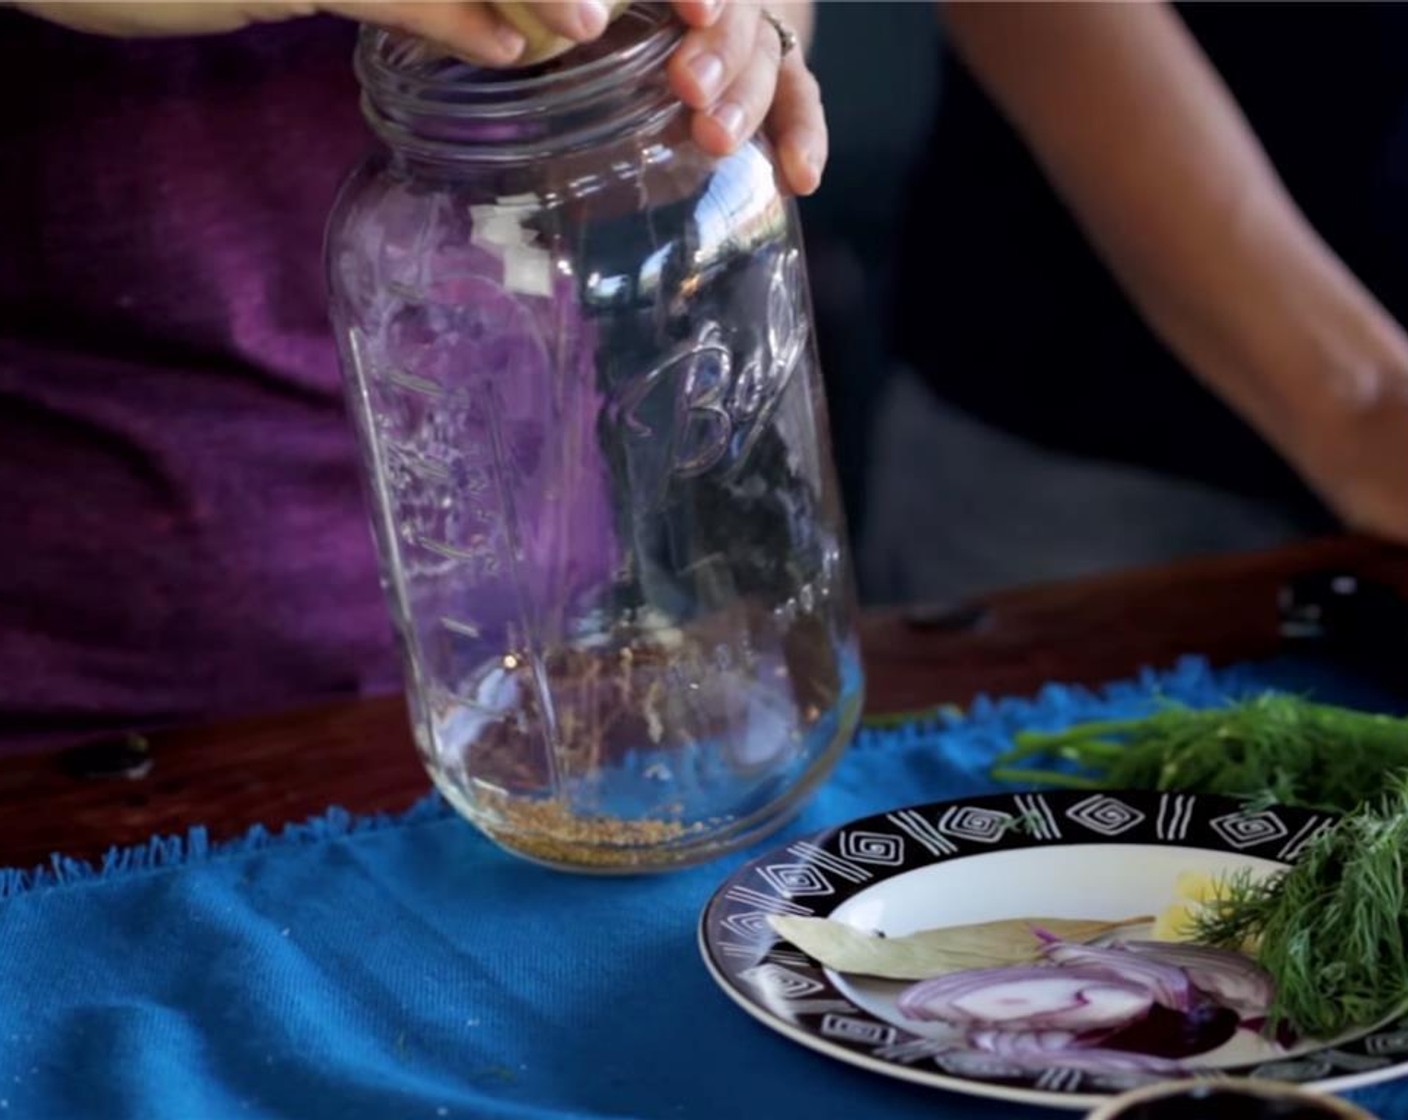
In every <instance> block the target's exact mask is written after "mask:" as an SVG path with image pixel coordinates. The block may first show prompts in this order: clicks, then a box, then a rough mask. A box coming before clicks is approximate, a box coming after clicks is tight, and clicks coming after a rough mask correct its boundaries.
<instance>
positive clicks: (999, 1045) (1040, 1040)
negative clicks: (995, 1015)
mask: <svg viewBox="0 0 1408 1120" xmlns="http://www.w3.org/2000/svg"><path fill="white" fill-rule="evenodd" d="M967 1037H968V1045H969V1046H971V1047H973V1049H974V1050H981V1051H983V1052H984V1053H986V1054H999V1055H1001V1056H1003V1057H1008V1056H1011V1057H1024V1056H1026V1055H1029V1054H1031V1055H1040V1054H1050V1053H1053V1052H1056V1051H1061V1050H1070V1049H1073V1048H1074V1047H1077V1046H1079V1045H1080V1039H1081V1037H1082V1036H1081V1035H1078V1034H1076V1033H1075V1032H1074V1031H1004V1030H999V1029H998V1028H997V1027H979V1028H978V1029H977V1030H975V1031H969V1032H968V1036H967ZM1092 1037H1095V1038H1099V1037H1100V1036H1099V1035H1095V1036H1092Z"/></svg>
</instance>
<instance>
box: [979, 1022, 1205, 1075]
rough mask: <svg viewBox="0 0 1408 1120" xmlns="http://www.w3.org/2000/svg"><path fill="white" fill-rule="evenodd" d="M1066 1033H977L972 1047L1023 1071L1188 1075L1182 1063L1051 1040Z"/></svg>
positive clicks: (1124, 1051) (996, 1031)
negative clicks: (1063, 1070)
mask: <svg viewBox="0 0 1408 1120" xmlns="http://www.w3.org/2000/svg"><path fill="white" fill-rule="evenodd" d="M1064 1033H1066V1032H1063V1031H1040V1032H1021V1031H998V1030H982V1031H973V1032H971V1033H970V1034H969V1035H968V1045H969V1046H971V1047H972V1048H973V1049H974V1050H979V1051H981V1052H982V1053H984V1054H992V1055H993V1056H994V1057H999V1058H1001V1059H1002V1060H1003V1061H1004V1062H1005V1063H1007V1064H1009V1065H1012V1066H1017V1067H1019V1068H1023V1069H1053V1068H1054V1069H1079V1070H1088V1071H1090V1072H1092V1073H1115V1072H1126V1071H1130V1072H1134V1073H1159V1074H1166V1075H1169V1076H1175V1075H1177V1074H1181V1073H1186V1072H1187V1070H1186V1068H1185V1067H1184V1066H1183V1065H1181V1064H1180V1063H1178V1062H1174V1061H1170V1060H1169V1059H1167V1058H1159V1057H1156V1056H1154V1055H1153V1054H1136V1053H1131V1052H1129V1051H1127V1050H1102V1049H1101V1048H1100V1047H1098V1046H1080V1045H1072V1046H1064V1047H1063V1046H1052V1045H1050V1044H1049V1043H1050V1041H1051V1040H1052V1038H1053V1037H1054V1036H1056V1035H1061V1034H1064Z"/></svg>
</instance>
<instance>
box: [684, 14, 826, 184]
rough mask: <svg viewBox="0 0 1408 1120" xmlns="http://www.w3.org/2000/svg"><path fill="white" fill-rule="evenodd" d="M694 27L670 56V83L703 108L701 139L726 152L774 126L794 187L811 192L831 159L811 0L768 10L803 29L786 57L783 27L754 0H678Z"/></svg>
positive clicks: (697, 134)
mask: <svg viewBox="0 0 1408 1120" xmlns="http://www.w3.org/2000/svg"><path fill="white" fill-rule="evenodd" d="M674 8H675V11H676V12H677V13H678V14H679V16H680V18H681V19H682V20H684V22H685V23H687V24H688V25H689V26H690V28H691V30H690V32H689V34H688V35H687V36H686V37H685V39H684V42H682V43H681V44H680V47H679V49H678V50H677V51H676V52H675V56H674V57H673V58H672V59H671V60H670V82H671V85H672V86H673V88H674V90H675V92H676V93H678V94H679V96H680V99H681V100H682V101H683V102H684V103H685V104H686V105H688V106H689V107H690V108H692V109H694V110H695V118H694V139H695V142H696V143H697V144H698V145H699V146H700V147H701V148H703V149H704V150H705V151H707V152H709V153H710V154H712V155H726V154H727V153H729V152H731V151H733V149H734V148H735V147H737V146H738V144H740V143H741V142H742V141H744V140H746V139H748V138H749V137H750V136H752V135H753V134H754V133H755V132H757V131H758V129H759V128H760V127H763V126H766V128H767V134H768V137H769V139H771V140H772V142H773V145H774V147H775V148H776V150H777V154H778V161H779V163H780V164H781V167H782V174H783V179H784V180H785V181H786V183H787V186H788V187H789V188H790V189H792V190H793V191H795V192H796V193H798V194H810V193H811V192H812V191H814V190H816V188H817V186H818V185H819V184H820V183H821V172H822V169H823V168H824V167H825V166H826V143H827V137H826V117H825V115H824V114H823V112H822V108H821V91H820V89H819V88H818V87H817V83H816V79H815V78H814V77H812V73H811V71H810V70H808V69H807V60H806V47H807V46H808V44H810V42H811V30H812V6H811V3H810V0H801V2H798V0H783V2H782V3H779V4H777V5H775V6H774V7H773V8H771V9H768V10H769V11H770V12H771V13H772V14H773V15H774V17H775V18H776V19H778V20H779V21H780V22H781V24H782V26H783V27H784V28H786V29H789V30H790V31H791V32H792V33H793V34H794V35H795V36H796V40H797V42H796V49H794V50H792V51H789V52H787V53H786V55H785V56H784V53H783V49H782V39H783V35H782V32H781V31H779V30H778V29H777V28H775V27H774V26H773V25H772V23H771V22H770V20H769V19H768V18H767V17H766V15H765V14H764V9H763V8H762V7H761V6H760V5H758V4H756V3H751V2H747V0H675V2H674Z"/></svg>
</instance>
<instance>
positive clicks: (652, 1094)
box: [0, 661, 1408, 1120]
mask: <svg viewBox="0 0 1408 1120" xmlns="http://www.w3.org/2000/svg"><path fill="white" fill-rule="evenodd" d="M1267 686H1280V687H1286V688H1292V689H1296V690H1301V691H1304V690H1307V689H1310V690H1313V691H1315V692H1316V694H1317V695H1318V696H1320V697H1321V698H1325V699H1336V700H1341V701H1348V702H1362V703H1368V704H1380V703H1381V700H1382V698H1377V697H1372V696H1369V695H1366V694H1364V693H1363V692H1359V693H1357V694H1356V692H1355V691H1354V690H1353V689H1352V688H1351V687H1350V686H1349V685H1348V684H1347V683H1346V682H1342V681H1333V680H1331V679H1330V678H1327V677H1322V676H1316V675H1314V674H1307V672H1305V671H1303V670H1300V669H1297V668H1296V667H1294V666H1270V667H1261V668H1243V669H1238V670H1235V671H1231V672H1226V673H1216V674H1214V673H1211V672H1209V671H1208V670H1207V668H1206V667H1205V666H1204V665H1202V664H1201V663H1199V662H1194V661H1190V662H1187V663H1185V664H1183V665H1180V666H1179V667H1177V668H1176V669H1175V670H1173V671H1172V672H1169V673H1165V674H1158V675H1155V674H1148V675H1146V676H1144V677H1143V678H1141V679H1140V680H1138V681H1132V682H1128V683H1125V684H1121V685H1117V686H1113V687H1112V688H1110V689H1109V690H1106V691H1105V692H1103V693H1102V694H1099V695H1096V694H1092V693H1089V692H1086V691H1083V690H1079V689H1067V688H1055V687H1053V688H1049V689H1047V690H1046V691H1044V692H1043V693H1042V694H1041V695H1040V696H1039V697H1037V698H1036V699H1034V700H1031V701H1011V700H1009V701H1001V702H996V703H988V702H979V703H978V704H976V705H975V706H974V707H973V709H972V710H971V711H970V712H969V713H968V714H967V715H966V716H965V717H964V718H962V719H952V720H945V721H940V722H938V723H934V724H930V725H928V726H919V725H908V726H904V727H900V728H896V729H892V730H885V731H878V730H871V731H867V732H865V733H863V734H862V735H861V737H860V738H859V740H858V742H857V744H856V746H855V747H854V749H853V750H852V751H851V752H850V754H849V755H848V756H847V757H846V759H845V760H844V762H843V763H842V765H841V766H840V768H839V770H838V772H837V773H836V775H835V777H834V778H833V779H832V780H831V781H830V782H829V783H828V784H827V786H826V787H825V789H824V790H823V791H822V793H821V794H820V795H819V796H818V797H817V798H816V800H815V801H814V802H813V803H812V804H811V806H810V807H809V808H808V809H807V811H806V812H805V814H804V816H803V818H802V819H801V820H800V821H799V822H797V824H796V825H795V826H793V828H792V829H791V831H792V833H794V834H795V833H798V832H802V831H806V830H812V829H817V828H821V827H825V826H827V825H829V824H834V823H838V822H840V821H843V820H846V819H848V818H851V817H854V816H857V815H860V814H867V813H873V812H876V811H878V810H880V809H884V808H888V807H892V806H894V805H896V804H900V803H912V802H915V801H920V800H926V799H939V798H947V797H953V796H959V795H965V794H972V793H976V792H979V791H982V790H984V789H985V788H987V786H988V783H987V781H986V780H985V778H984V776H983V774H984V769H985V767H986V765H987V762H988V760H989V759H990V758H991V756H992V754H993V752H994V751H995V750H997V749H999V748H1000V747H1001V746H1003V745H1004V744H1005V743H1006V742H1007V741H1008V737H1009V735H1010V733H1011V732H1012V731H1013V730H1014V729H1017V728H1021V727H1030V726H1043V727H1054V726H1059V725H1061V724H1064V723H1067V722H1070V721H1072V720H1076V719H1081V718H1090V717H1095V716H1105V715H1115V714H1126V713H1128V714H1134V713H1137V712H1140V711H1142V710H1145V709H1146V708H1147V707H1148V705H1149V702H1150V697H1151V695H1152V694H1153V693H1154V692H1155V691H1157V692H1159V693H1162V694H1164V695H1166V696H1170V697H1175V698H1178V699H1181V700H1184V701H1187V702H1190V703H1194V704H1199V705H1207V704H1215V703H1218V702H1220V701H1222V700H1223V699H1225V698H1226V697H1228V696H1234V695H1238V694H1243V693H1246V692H1248V691H1250V690H1255V689H1260V688H1263V687H1267ZM778 839H781V838H780V837H778V838H774V840H773V841H772V843H776V842H777V840H778ZM738 858H743V857H738ZM737 862H738V859H732V860H726V861H721V862H719V863H715V864H713V865H711V866H707V867H703V868H699V869H697V870H693V871H689V872H684V873H681V874H676V875H671V876H663V877H658V878H646V879H620V880H617V879H592V878H581V877H574V876H568V875H562V874H558V873H554V872H550V871H545V870H541V869H539V868H536V867H533V866H531V865H528V864H525V863H522V862H520V861H517V860H514V859H512V858H511V857H509V856H506V855H503V854H501V853H500V852H499V851H498V850H497V849H496V848H494V847H493V846H492V845H490V844H489V843H488V842H486V841H485V840H483V839H481V838H480V837H479V836H478V835H477V834H476V833H475V832H474V831H473V830H472V829H471V828H469V827H468V826H467V825H465V824H464V823H463V822H461V821H460V820H459V819H457V818H455V817H453V816H451V815H450V814H449V813H448V812H447V811H446V810H445V809H444V808H443V807H441V806H440V805H439V804H438V803H435V802H427V804H426V805H424V806H422V807H421V808H419V809H418V810H416V811H414V812H413V813H411V814H409V815H408V816H406V817H404V818H401V819H398V820H374V821H349V820H348V819H347V818H346V817H343V816H338V815H337V814H330V815H329V816H328V817H327V818H325V819H322V820H319V821H316V822H313V823H311V824H309V825H306V826H301V827H299V828H296V829H292V830H289V831H288V832H286V833H284V834H281V835H279V836H269V835H268V834H265V833H258V832H257V833H256V834H254V835H253V836H251V837H249V838H247V839H245V840H242V841H239V842H236V843H234V844H230V845H226V846H224V847H222V848H219V849H211V848H209V847H207V845H205V843H204V842H203V838H202V836H201V834H200V833H199V832H197V833H195V834H193V835H192V836H190V837H187V838H183V839H181V840H180V841H164V842H153V843H152V844H151V845H148V846H147V847H145V848H143V849H141V850H138V851H130V852H122V853H114V854H113V856H112V857H110V859H109V861H108V864H107V866H106V867H105V868H97V869H88V868H84V867H82V866H79V865H74V864H67V863H63V862H62V861H60V862H58V863H56V865H55V866H54V868H53V869H51V870H50V871H48V872H45V873H42V874H38V875H36V874H33V873H29V874H21V873H19V872H8V873H3V875H0V895H4V896H5V897H4V898H3V900H0V1120H6V1118H8V1117H26V1118H28V1117H40V1118H44V1120H48V1118H51V1117H52V1118H64V1120H76V1118H83V1117H90V1116H91V1117H103V1118H105V1120H111V1118H119V1120H120V1118H125V1117H141V1118H142V1120H165V1118H171V1120H205V1118H212V1120H219V1118H224V1117H234V1118H243V1117H249V1118H258V1117H281V1118H283V1117H287V1118H298V1120H317V1118H320V1117H337V1118H339V1120H358V1118H362V1117H378V1118H381V1117H392V1118H398V1120H399V1118H402V1117H406V1118H424V1120H436V1118H440V1117H476V1118H481V1117H512V1118H521V1120H529V1118H533V1120H537V1118H544V1120H545V1118H549V1117H552V1118H563V1117H593V1118H598V1117H601V1118H604V1117H611V1118H627V1117H630V1118H651V1120H654V1118H663V1120H673V1118H681V1120H685V1118H692V1117H700V1118H705V1117H707V1118H710V1120H714V1118H717V1117H724V1116H771V1117H785V1116H806V1117H808V1118H810V1120H823V1118H828V1117H838V1118H841V1117H844V1118H845V1120H854V1117H856V1116H857V1115H866V1116H885V1117H887V1118H890V1120H903V1118H908V1117H915V1118H919V1117H923V1118H924V1120H932V1118H933V1117H935V1116H945V1117H955V1118H960V1120H962V1118H978V1117H982V1118H994V1117H1004V1118H1018V1117H1024V1116H1029V1115H1033V1116H1034V1115H1040V1113H1038V1112H1036V1111H1034V1110H1026V1109H1022V1108H1018V1107H1016V1106H1011V1105H1003V1104H997V1103H992V1102H987V1103H985V1102H981V1101H976V1100H972V1099H969V1098H965V1097H961V1096H957V1095H953V1094H948V1093H945V1092H941V1091H938V1090H932V1089H924V1088H920V1087H915V1086H910V1085H906V1084H901V1083H899V1082H896V1081H893V1080H891V1079H889V1078H886V1077H883V1076H880V1075H878V1074H873V1073H868V1072H864V1071H861V1070H856V1069H851V1068H849V1067H846V1066H843V1065H841V1064H839V1063H836V1062H833V1061H831V1060H829V1059H827V1058H824V1057H821V1056H819V1055H817V1054H814V1053H812V1052H810V1051H808V1050H805V1049H803V1048H801V1047H798V1046H796V1045H794V1044H792V1043H790V1042H788V1041H786V1040H784V1039H782V1038H781V1037H778V1036H777V1035H775V1034H773V1033H772V1032H770V1031H768V1030H766V1029H765V1028H763V1027H762V1026H760V1025H758V1024H757V1023H755V1022H753V1021H752V1020H751V1019H750V1018H748V1017H747V1016H745V1015H744V1014H743V1013H742V1012H741V1011H739V1010H738V1009H737V1008H736V1007H735V1006H734V1005H733V1004H732V1003H730V1002H729V1000H728V999H727V998H726V997H725V996H724V995H723V994H722V993H721V992H719V991H718V990H717V989H716V988H715V987H714V986H713V984H712V982H711V981H710V979H709V977H708V975H707V973H706V972H705V969H704V967H703V965H702V963H701V962H700V959H699V954H698V951H697V949H696V947H695V922H696V919H697V916H698V913H699V910H700V908H701V907H702V906H703V905H704V903H705V901H706V900H707V899H708V897H709V895H710V893H711V892H712V890H713V888H714V887H715V886H716V884H717V883H718V882H719V881H720V879H721V878H722V877H723V876H724V875H725V874H726V873H727V872H728V871H729V870H730V869H731V868H732V867H733V866H735V865H736V863H737ZM1359 1096H1360V1100H1361V1103H1363V1104H1364V1105H1366V1106H1367V1107H1369V1108H1370V1109H1371V1110H1373V1111H1374V1112H1376V1113H1378V1114H1379V1115H1381V1116H1383V1117H1385V1118H1393V1120H1398V1118H1405V1120H1408V1084H1405V1085H1404V1086H1403V1087H1401V1088H1398V1087H1391V1086H1390V1087H1381V1088H1378V1089H1375V1090H1371V1091H1367V1092H1365V1093H1362V1094H1360V1095H1359Z"/></svg>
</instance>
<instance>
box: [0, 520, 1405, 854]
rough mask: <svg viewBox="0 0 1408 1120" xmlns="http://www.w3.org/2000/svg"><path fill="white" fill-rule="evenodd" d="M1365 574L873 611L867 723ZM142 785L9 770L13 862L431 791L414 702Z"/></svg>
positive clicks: (299, 730)
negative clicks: (410, 711)
mask: <svg viewBox="0 0 1408 1120" xmlns="http://www.w3.org/2000/svg"><path fill="white" fill-rule="evenodd" d="M1321 568H1342V569H1347V570H1352V571H1354V572H1356V573H1357V574H1359V575H1361V576H1362V577H1364V578H1366V579H1373V580H1376V581H1381V582H1383V583H1386V584H1389V585H1391V586H1393V587H1396V588H1398V589H1400V590H1402V591H1403V592H1404V593H1405V594H1408V552H1404V551H1400V550H1396V549H1390V548H1387V547H1385V546H1383V545H1379V544H1375V543H1373V542H1370V541H1366V540H1362V539H1358V538H1337V539H1333V540H1325V541H1316V542H1311V543H1309V544H1304V545H1298V546H1295V547H1292V548H1287V549H1283V550H1279V551H1275V552H1268V553H1260V554H1251V555H1236V556H1224V557H1216V558H1210V559H1206V560H1197V561H1193V562H1187V563H1180V564H1175V565H1171V566H1168V567H1161V568H1154V569H1148V570H1141V571H1133V572H1123V573H1119V574H1116V575H1111V576H1104V577H1098V578H1092V579H1084V580H1077V581H1072V582H1068V583H1060V584H1051V585H1046V586H1041V587H1032V588H1027V589H1023V590H1017V591H1011V592H1005V593H1003V594H1000V595H995V596H993V597H991V598H990V599H987V600H983V601H982V602H980V603H974V604H967V605H964V606H962V607H960V608H958V609H949V610H932V611H927V612H899V611H894V612H876V613H871V614H869V615H867V616H866V618H865V620H864V625H863V632H862V640H863V645H864V650H865V659H866V667H867V674H868V682H869V683H868V697H867V699H868V703H867V710H868V712H869V713H870V714H872V715H875V714H883V713H888V712H898V711H907V710H913V709H919V708H926V707H931V706H933V705H936V704H940V703H955V704H965V703H967V702H968V701H969V700H971V699H972V698H973V697H974V696H976V695H978V694H980V693H988V694H992V695H1004V694H1014V693H1016V694H1021V693H1030V692H1032V691H1034V690H1035V689H1037V688H1038V687H1040V686H1041V685H1042V684H1043V683H1045V682H1047V681H1053V680H1056V681H1067V682H1077V683H1087V684H1093V683H1098V682H1101V681H1106V680H1110V679H1113V678H1118V677H1122V676H1126V675H1128V674H1130V673H1132V672H1134V671H1135V670H1137V669H1139V668H1140V667H1142V666H1144V665H1164V664H1168V663H1169V662H1171V661H1172V660H1174V659H1175V658H1177V657H1178V656H1179V655H1181V654H1186V653H1200V654H1204V655H1206V656H1207V657H1209V658H1210V659H1211V660H1213V661H1214V662H1216V663H1221V664H1225V663H1228V662H1232V661H1238V660H1244V659H1252V658H1258V657H1265V656H1269V655H1271V654H1273V653H1275V652H1276V651H1277V648H1278V632H1277V607H1276V602H1277V592H1278V590H1279V588H1280V587H1281V586H1282V585H1283V584H1284V582H1285V581H1286V580H1287V579H1288V578H1290V577H1292V576H1294V575H1297V574H1301V573H1306V572H1310V571H1314V570H1317V569H1321ZM151 743H152V751H151V756H152V765H151V766H150V768H149V770H148V771H147V772H146V773H145V775H143V776H141V777H91V776H87V777H85V776H81V775H80V774H79V773H77V770H78V767H76V766H75V758H74V756H73V755H71V754H70V755H64V754H57V755H45V756H35V757H28V758H22V759H18V760H14V761H10V762H7V763H5V764H4V765H3V767H0V866H27V865H32V864H35V863H38V862H41V861H43V860H44V859H47V858H48V856H49V855H50V853H52V852H56V851H59V852H64V853H66V854H70V855H77V856H93V855H96V854H99V853H101V852H102V851H103V850H104V849H106V848H107V847H108V846H109V845H112V844H131V843H135V842H138V841H141V840H143V839H145V838H146V837H148V836H150V835H152V834H153V833H157V832H163V833H172V832H180V831H183V830H184V829H186V828H187V827H188V826H190V825H194V824H203V825H206V826H207V827H208V829H209V831H210V834H211V836H212V838H213V839H220V838H224V837H228V836H232V835H234V834H237V833H239V832H241V831H242V830H244V829H245V828H247V827H249V826H250V825H252V824H255V823H263V824H266V825H270V826H277V825H280V824H282V823H285V822H287V821H290V820H298V819H302V818H304V817H307V816H311V815H313V814H316V813H319V812H321V811H322V810H324V809H326V808H327V807H328V806H329V805H331V804H338V805H341V806H343V807H344V808H346V809H349V810H351V811H353V812H369V811H375V810H393V811H394V810H398V809H402V808H405V807H406V806H407V805H409V804H410V803H411V802H412V801H414V800H415V799H416V798H417V797H419V796H420V795H421V794H423V793H425V792H426V790H427V788H428V780H427V778H426V776H425V772H424V770H423V769H422V768H421V765H420V762H419V760H418V758H417V757H416V754H415V751H414V749H413V748H412V746H411V740H410V734H409V730H408V726H407V720H406V713H405V706H404V704H403V702H402V700H401V698H400V697H384V698H379V699H372V700H351V701H345V702H341V703H336V704H331V705H327V706H323V707H319V708H313V709H307V710H302V711H295V712H288V713H285V714H279V715H270V716H259V717H255V718H250V719H246V720H242V721H240V722H236V723H229V724H223V725H219V726H211V727H200V728H187V729H181V730H174V731H169V732H164V733H162V734H159V735H156V736H154V737H153V738H152V740H151Z"/></svg>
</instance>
